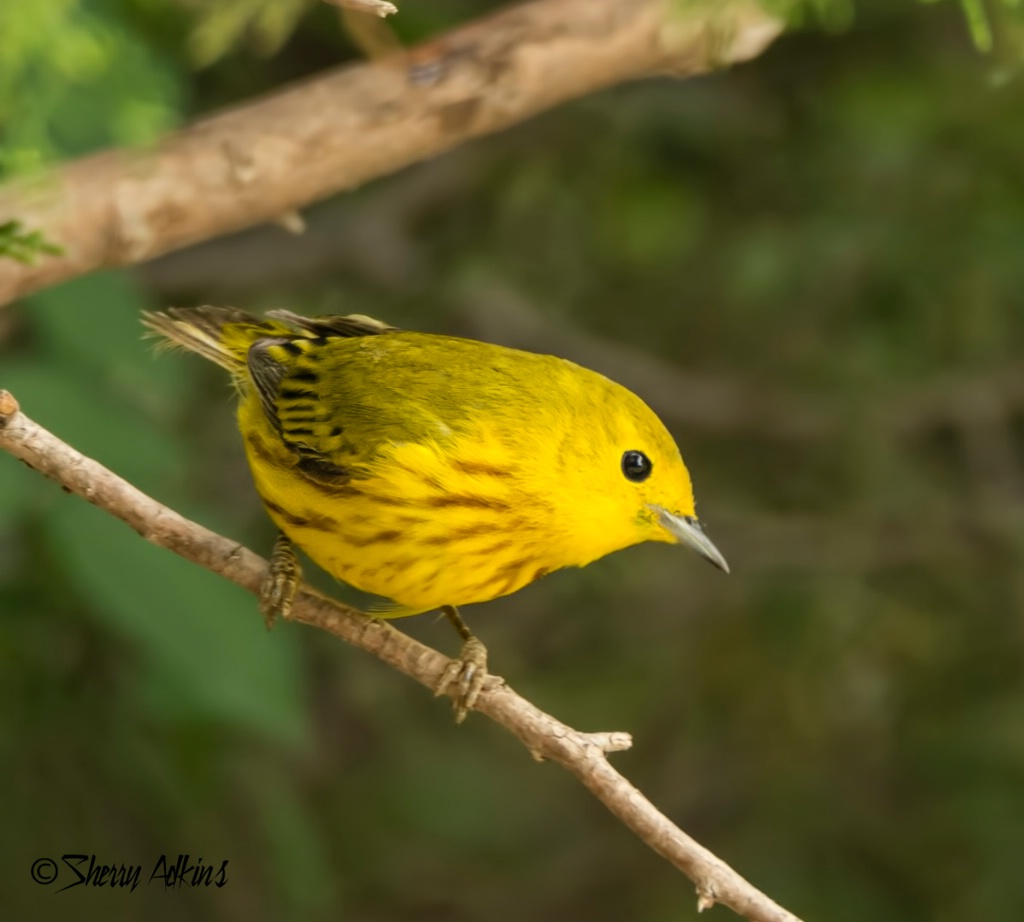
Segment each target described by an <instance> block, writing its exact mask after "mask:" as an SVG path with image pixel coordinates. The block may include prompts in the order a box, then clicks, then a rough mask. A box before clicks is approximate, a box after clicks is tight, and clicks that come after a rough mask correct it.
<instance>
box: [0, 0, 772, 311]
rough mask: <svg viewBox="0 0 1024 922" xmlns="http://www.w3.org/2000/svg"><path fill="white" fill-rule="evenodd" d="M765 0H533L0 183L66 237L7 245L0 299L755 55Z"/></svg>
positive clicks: (27, 222) (3, 216) (766, 24)
mask: <svg viewBox="0 0 1024 922" xmlns="http://www.w3.org/2000/svg"><path fill="white" fill-rule="evenodd" d="M781 29H782V25H781V23H780V22H779V20H777V19H775V18H773V17H772V16H770V15H769V14H768V13H766V12H765V11H764V10H762V9H761V7H760V6H759V5H758V3H757V0H715V2H708V3H690V4H682V3H678V2H676V0H534V2H532V3H525V4H521V5H515V6H513V7H511V8H509V9H508V10H505V11H502V12H500V13H498V14H496V15H493V16H490V17H487V18H485V19H481V20H479V21H477V22H474V23H471V24H469V25H467V26H464V27H463V28H460V29H456V30H454V31H452V32H449V33H447V34H446V35H443V36H441V37H440V38H438V39H436V40H434V41H431V42H427V43H426V44H423V45H420V46H418V47H416V48H413V49H411V50H409V51H408V52H402V53H399V54H396V55H394V56H391V57H388V58H387V59H385V60H373V61H368V62H366V63H362V64H358V65H354V66H351V67H346V68H343V69H340V70H336V71H331V72H328V73H326V74H324V75H323V76H320V77H318V78H316V79H313V80H309V81H307V82H305V83H303V84H301V85H298V86H295V87H292V88H290V89H286V90H283V91H281V92H278V93H276V94H274V95H272V96H268V97H265V98H263V99H259V100H256V101H255V102H251V103H248V104H246V105H243V106H239V107H238V108H235V109H231V110H228V111H226V112H221V113H219V114H216V115H213V116H211V117H209V118H207V119H204V120H203V121H200V122H197V123H196V124H194V125H191V126H189V127H187V128H185V129H183V130H182V131H179V132H177V133H176V134H173V135H170V136H169V137H167V138H166V139H165V140H164V141H163V142H162V143H160V144H159V145H157V146H156V147H155V148H154V149H152V150H149V151H123V150H112V151H107V152H105V153H100V154H96V155H93V156H91V157H86V158H84V159H82V160H78V161H75V162H72V163H70V164H68V165H66V166H64V167H62V168H61V169H60V170H59V171H58V172H57V174H56V176H55V177H53V180H52V181H51V182H48V183H40V182H39V181H38V180H37V181H36V182H34V183H32V184H18V185H15V186H11V187H9V188H7V189H0V223H3V222H5V221H7V220H10V219H17V220H19V221H20V222H21V223H22V225H23V226H24V227H25V228H26V229H27V230H29V231H32V232H40V233H41V234H42V235H43V236H44V237H45V239H46V240H48V241H52V242H53V244H55V245H57V246H59V247H61V248H62V250H63V254H62V255H60V256H47V257H45V258H43V259H40V260H38V261H37V262H36V263H35V264H34V265H22V264H20V263H16V262H14V261H13V260H10V259H0V304H4V303H7V302H8V301H11V300H13V299H14V298H16V297H19V296H21V295H24V294H28V293H29V292H31V291H35V290H36V289H38V288H41V287H43V286H45V285H50V284H53V283H55V282H59V281H62V280H64V279H68V278H72V277H74V276H77V275H81V274H83V273H85V272H90V271H92V270H94V269H98V268H102V267H106V266H120V265H127V264H130V263H136V262H140V261H142V260H145V259H150V258H151V257H153V256H156V255H158V254H160V253H166V252H168V251H170V250H174V249H178V248H180V247H183V246H185V245H187V244H190V243H195V242H197V241H199V240H206V239H208V238H210V237H215V236H218V235H220V234H226V233H228V232H230V231H235V230H239V229H240V228H243V227H249V226H251V225H254V224H259V223H263V222H268V221H274V220H277V219H278V218H279V217H280V216H281V215H287V214H290V213H292V212H294V211H296V210H299V209H301V208H303V207H305V206H306V205H309V204H310V203H311V202H314V201H316V200H318V199H321V198H324V197H325V196H328V195H331V194H333V193H335V192H339V191H341V190H344V189H352V188H354V187H356V186H359V185H361V184H362V183H365V182H367V181H368V180H370V179H373V178H375V177H378V176H384V175H387V174H389V173H393V172H394V171H396V170H398V169H400V168H402V167H404V166H407V165H409V164H411V163H414V162H416V161H419V160H423V159H425V158H428V157H432V156H434V155H436V154H439V153H441V152H442V151H446V150H449V149H451V148H453V147H455V146H457V145H458V144H460V143H461V142H463V141H465V140H466V139H468V138H472V137H477V136H479V135H484V134H488V133H490V132H494V131H498V130H500V129H502V128H506V127H507V126H509V125H512V124H515V123H516V122H520V121H522V120H524V119H526V118H529V117H530V116H533V115H536V114H537V113H538V112H542V111H544V110H545V109H549V108H551V107H552V106H556V105H558V104H559V103H562V102H564V101H566V100H568V99H572V98H574V97H578V96H582V95H585V94H587V93H592V92H594V91H596V90H599V89H602V88H604V87H607V86H612V85H614V84H616V83H622V82H623V81H626V80H633V79H637V78H640V77H648V76H652V75H655V74H665V73H673V74H679V75H683V74H695V73H701V72H704V71H707V70H710V69H711V68H713V67H721V66H725V65H727V64H730V63H734V62H737V61H743V60H746V59H748V58H751V57H754V56H756V55H757V54H759V53H760V52H761V51H762V50H763V49H764V48H765V47H766V46H767V45H768V44H769V43H770V42H771V41H772V40H773V39H774V38H775V37H776V36H777V35H778V34H779V32H780V31H781Z"/></svg>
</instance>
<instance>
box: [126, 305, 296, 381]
mask: <svg viewBox="0 0 1024 922" xmlns="http://www.w3.org/2000/svg"><path fill="white" fill-rule="evenodd" d="M142 322H143V323H144V324H145V325H146V326H147V327H148V328H149V329H150V330H151V331H152V332H153V333H156V334H157V335H158V336H162V337H163V338H164V339H165V340H167V343H166V345H169V346H180V347H182V348H183V349H188V350H190V351H192V352H198V353H199V355H201V356H202V357H203V358H206V359H209V360H210V361H211V362H216V363H217V364H218V365H221V366H223V367H224V368H226V369H227V370H228V371H230V372H231V374H232V375H234V376H235V377H236V378H237V377H241V376H243V375H244V374H245V361H246V355H247V354H248V352H249V347H250V346H251V345H252V344H253V343H254V342H256V341H257V340H260V339H266V338H267V337H273V336H287V337H292V336H294V335H295V334H294V331H292V330H291V329H289V328H288V327H287V326H285V325H284V324H283V323H280V322H278V321H276V320H259V319H257V318H256V317H253V316H252V315H251V314H247V313H245V311H240V310H236V309H235V308H233V307H212V306H209V305H208V306H205V307H172V308H170V309H169V310H166V311H159V312H149V311H147V312H146V313H145V314H144V315H143V319H142Z"/></svg>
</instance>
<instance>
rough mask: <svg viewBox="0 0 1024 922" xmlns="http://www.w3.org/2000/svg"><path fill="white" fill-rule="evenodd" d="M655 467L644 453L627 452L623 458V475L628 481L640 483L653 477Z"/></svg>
mask: <svg viewBox="0 0 1024 922" xmlns="http://www.w3.org/2000/svg"><path fill="white" fill-rule="evenodd" d="M653 467H654V465H653V464H652V463H651V459H650V458H648V457H647V455H645V454H644V453H643V452H642V451H627V452H626V453H625V454H624V455H623V456H622V473H623V474H625V475H626V479H627V480H632V481H633V482H634V483H640V482H641V481H644V480H646V479H647V478H648V477H650V476H651V470H652V469H653Z"/></svg>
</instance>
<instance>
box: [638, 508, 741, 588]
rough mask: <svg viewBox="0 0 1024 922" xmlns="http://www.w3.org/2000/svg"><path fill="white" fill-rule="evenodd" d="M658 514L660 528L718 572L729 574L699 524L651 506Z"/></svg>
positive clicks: (722, 560)
mask: <svg viewBox="0 0 1024 922" xmlns="http://www.w3.org/2000/svg"><path fill="white" fill-rule="evenodd" d="M651 508H652V509H654V511H655V512H657V513H658V520H659V521H660V522H661V524H662V526H663V527H664V528H665V529H666V530H668V531H669V532H670V533H671V534H672V535H674V536H675V538H676V540H678V541H679V543H680V544H687V545H689V546H690V547H692V548H693V549H694V550H695V551H696V552H697V553H698V554H700V555H701V556H702V557H704V558H705V559H706V560H709V561H711V563H713V564H714V565H715V566H716V567H718V569H719V570H725V572H726V573H728V572H729V564H727V563H726V562H725V558H724V557H723V556H722V552H721V551H719V550H718V548H717V547H715V546H714V545H713V544H712V543H711V539H710V538H708V536H707V535H705V534H704V529H702V528H701V527H700V523H699V522H698V521H697V520H696V519H695V518H694V517H693V516H690V515H673V514H672V513H671V512H669V511H668V510H666V509H662V508H661V507H660V506H652V507H651Z"/></svg>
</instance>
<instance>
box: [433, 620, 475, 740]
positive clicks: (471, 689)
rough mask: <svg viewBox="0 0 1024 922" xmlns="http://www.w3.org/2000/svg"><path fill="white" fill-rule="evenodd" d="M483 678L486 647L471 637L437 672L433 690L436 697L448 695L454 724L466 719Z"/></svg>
mask: <svg viewBox="0 0 1024 922" xmlns="http://www.w3.org/2000/svg"><path fill="white" fill-rule="evenodd" d="M487 676H488V672H487V647H485V646H484V645H483V643H482V642H481V641H479V640H477V638H476V637H474V636H473V635H472V634H471V635H470V636H469V637H467V638H466V640H465V641H464V642H463V644H462V651H461V652H460V653H459V657H458V659H453V660H451V661H449V663H448V665H447V666H446V667H445V670H444V672H442V673H441V678H440V679H439V680H438V683H437V687H436V689H435V690H434V694H435V695H436V696H440V695H443V694H446V693H449V694H451V695H452V709H453V710H454V711H455V722H456V723H457V724H460V723H462V721H464V720H465V719H466V715H467V714H468V713H469V712H470V710H472V708H473V706H474V705H475V704H476V702H477V699H478V698H479V697H480V692H481V691H483V688H484V683H485V682H486V681H487ZM453 687H454V688H453Z"/></svg>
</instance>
